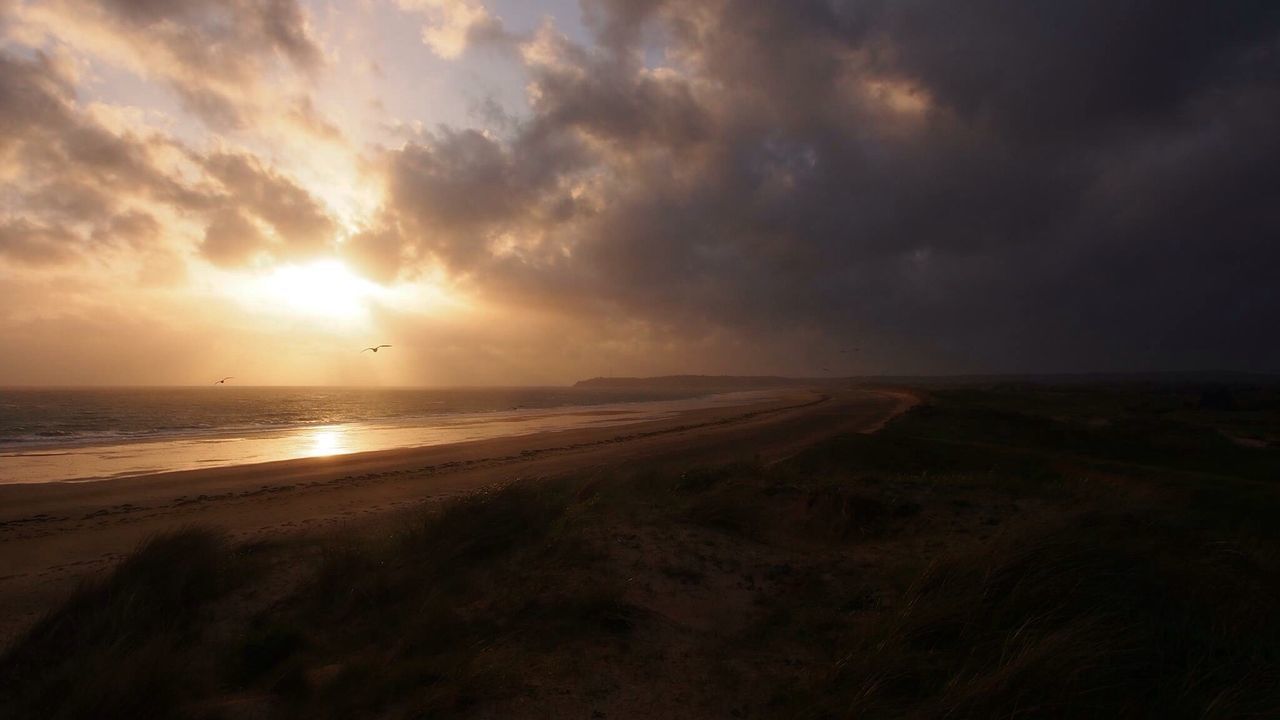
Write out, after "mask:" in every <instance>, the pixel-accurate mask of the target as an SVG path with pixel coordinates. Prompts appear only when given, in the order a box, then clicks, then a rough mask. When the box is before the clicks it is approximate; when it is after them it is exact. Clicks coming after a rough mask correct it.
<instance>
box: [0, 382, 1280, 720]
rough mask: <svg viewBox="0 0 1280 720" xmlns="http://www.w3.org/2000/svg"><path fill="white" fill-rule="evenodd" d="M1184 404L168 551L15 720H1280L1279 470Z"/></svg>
mask: <svg viewBox="0 0 1280 720" xmlns="http://www.w3.org/2000/svg"><path fill="white" fill-rule="evenodd" d="M1156 400H1159V402H1157V401H1156ZM1156 400H1152V401H1150V402H1148V403H1147V404H1146V405H1143V404H1141V403H1135V402H1134V398H1133V396H1131V395H1125V396H1124V402H1119V401H1117V399H1116V396H1115V393H1114V392H1111V391H1105V392H1103V391H1097V390H1089V389H1074V390H1072V391H1069V392H1066V391H1064V392H1061V393H1059V396H1048V397H1046V396H1040V395H1028V396H1026V397H1020V396H1018V395H1017V392H1015V391H1012V390H1003V389H997V390H992V391H988V392H985V393H978V392H974V391H971V390H965V391H957V392H938V393H935V394H934V396H933V397H932V398H931V400H930V402H929V403H928V404H927V405H925V406H924V407H921V408H918V409H917V410H915V411H913V412H912V413H910V414H909V415H907V416H905V417H903V418H901V419H899V420H898V421H896V422H894V423H892V424H890V425H889V426H888V427H887V428H886V429H885V430H883V431H882V432H881V433H878V434H877V435H874V436H849V437H839V438H834V439H832V440H830V441H827V442H824V443H821V444H819V445H817V446H815V447H812V448H810V449H808V450H807V451H805V452H803V453H801V454H800V455H798V456H796V457H793V458H791V459H790V460H788V461H786V462H784V463H780V464H777V465H773V466H769V467H763V466H760V465H756V464H752V463H741V464H731V465H726V466H721V467H711V468H687V469H685V470H683V471H680V470H671V469H663V470H652V469H648V468H646V467H644V466H643V464H642V463H640V464H637V465H636V466H634V467H630V468H612V469H603V470H599V471H597V472H594V473H592V474H590V475H586V476H581V477H574V478H562V479H556V480H541V481H526V482H521V483H516V484H513V485H509V486H507V487H505V488H503V489H500V490H496V491H493V492H490V493H485V494H482V495H477V496H473V497H468V498H463V499H459V500H457V501H454V502H452V503H449V504H447V505H445V506H443V507H428V508H424V509H423V510H421V511H419V512H417V513H415V514H412V515H410V516H407V517H405V518H402V519H401V520H400V521H399V522H397V523H396V524H393V525H391V526H389V527H387V528H385V529H383V530H382V531H381V532H377V533H372V534H366V535H361V536H339V537H333V538H329V539H328V540H326V541H324V542H323V544H322V545H321V546H319V547H314V546H312V547H308V548H306V549H305V550H306V551H305V552H300V551H299V548H297V547H294V546H287V545H282V546H278V547H277V546H259V547H238V546H236V545H235V544H233V543H230V542H228V541H227V540H226V539H225V538H221V537H219V536H218V535H216V534H213V533H208V532H204V531H199V530H187V531H183V532H180V533H176V534H173V535H169V536H165V537H161V538H156V539H154V540H152V541H151V542H150V543H148V544H147V545H145V546H144V547H142V548H141V549H140V550H139V551H138V552H137V553H136V554H135V555H134V556H133V557H132V558H130V559H129V560H127V561H126V562H124V563H123V564H121V565H120V566H119V567H118V568H117V569H116V571H115V572H114V573H113V574H111V575H109V576H108V577H106V578H104V579H101V580H99V581H96V582H94V583H91V584H88V585H86V586H85V587H84V588H82V589H81V590H80V591H79V592H77V593H76V594H75V595H74V596H73V597H72V598H70V599H69V600H68V601H67V603H66V604H65V605H64V606H62V607H61V608H58V609H56V610H55V611H53V612H51V613H50V615H49V616H48V617H47V618H46V619H45V620H44V621H43V622H41V623H40V624H39V625H38V626H36V627H35V628H33V629H32V631H31V632H30V633H28V635H27V636H26V637H25V638H23V639H22V640H21V641H20V642H19V643H17V644H16V645H15V646H14V647H12V648H11V649H10V650H9V651H8V652H7V654H6V655H5V657H4V658H3V659H2V660H0V678H3V680H2V681H0V716H4V717H200V718H219V717H228V718H230V717H242V716H251V717H308V718H312V717H335V718H337V717H343V718H345V717H389V718H391V717H394V718H399V717H595V718H598V717H655V716H683V717H725V718H764V717H796V718H843V717H918V718H936V717H953V718H992V717H1001V718H1014V717H1069V718H1084V717H1153V718H1154V717H1160V718H1170V717H1172V718H1177V717H1188V718H1190V717H1208V718H1236V717H1257V718H1266V717H1280V690H1278V689H1280V623H1276V622H1275V621H1274V616H1275V615H1276V610H1277V607H1278V602H1277V598H1280V556H1278V553H1277V547H1278V546H1277V545H1276V544H1275V542H1274V541H1275V539H1276V538H1275V534H1276V530H1275V528H1276V526H1277V524H1276V523H1275V518H1277V517H1280V486H1277V485H1276V484H1275V482H1274V481H1275V480H1277V479H1280V475H1277V474H1276V472H1277V470H1278V469H1280V462H1278V458H1277V451H1276V450H1275V449H1274V448H1250V447H1242V446H1240V445H1239V444H1236V443H1231V442H1227V443H1226V444H1223V443H1220V442H1218V440H1219V439H1221V437H1222V433H1221V432H1219V431H1218V429H1217V426H1216V425H1215V423H1216V422H1217V421H1216V420H1214V417H1215V415H1214V413H1217V412H1218V411H1217V410H1216V409H1215V410H1214V411H1213V413H1210V414H1208V415H1206V416H1204V417H1201V416H1198V415H1196V413H1195V412H1193V411H1192V410H1188V409H1187V408H1186V406H1185V403H1184V404H1174V405H1175V409H1176V414H1177V417H1173V416H1170V415H1169V412H1174V411H1168V410H1167V407H1168V406H1169V405H1170V403H1169V402H1167V401H1166V400H1165V399H1161V398H1157V399H1156ZM1250 422H1252V423H1254V424H1255V425H1256V426H1259V427H1261V426H1266V424H1267V422H1269V421H1267V420H1266V419H1265V418H1262V419H1259V418H1254V419H1253V420H1251V421H1250ZM1188 458H1193V460H1188ZM282 566H291V567H292V568H293V570H294V575H296V577H295V578H294V579H293V580H292V581H290V582H288V583H276V584H274V585H273V584H271V583H268V582H266V580H267V579H269V578H270V577H272V573H273V572H277V569H278V568H280V567H282ZM268 588H275V589H272V590H268Z"/></svg>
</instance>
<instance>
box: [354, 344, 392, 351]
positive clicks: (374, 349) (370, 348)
mask: <svg viewBox="0 0 1280 720" xmlns="http://www.w3.org/2000/svg"><path fill="white" fill-rule="evenodd" d="M384 347H391V346H390V345H379V346H378V347H367V348H365V349H364V350H361V351H360V352H366V351H368V350H372V351H374V352H378V349H379V348H384Z"/></svg>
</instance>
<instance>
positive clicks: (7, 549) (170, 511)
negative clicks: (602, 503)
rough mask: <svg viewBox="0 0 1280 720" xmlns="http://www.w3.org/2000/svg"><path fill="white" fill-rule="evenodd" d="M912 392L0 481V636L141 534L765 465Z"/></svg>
mask: <svg viewBox="0 0 1280 720" xmlns="http://www.w3.org/2000/svg"><path fill="white" fill-rule="evenodd" d="M915 402H916V400H915V397H914V396H913V395H911V394H909V393H902V392H895V391H890V390H878V391H871V390H866V391H848V392H837V393H833V392H828V391H824V390H818V389H813V390H797V391H793V392H787V393H784V394H783V395H781V396H779V397H778V398H776V399H774V400H772V401H768V402H754V403H749V404H744V405H735V406H727V407H715V408H704V409H700V410H692V411H689V412H686V413H681V414H679V415H677V416H675V417H671V418H665V419H659V420H652V421H647V422H641V423H635V424H630V425H622V426H618V425H615V426H611V427H586V428H577V429H572V430H561V431H554V432H543V433H535V434H531V435H518V436H503V437H498V438H493V439H488V440H479V441H473V442H462V443H453V444H448V445H435V446H426V447H418V448H400V449H396V450H384V451H375V452H368V453H354V454H348V455H335V456H328V457H314V458H301V459H293V460H282V461H275V462H266V463H258V464H251V465H238V466H230V467H218V468H207V469H200V470H187V471H178V472H168V473H158V474H152V475H143V476H134V477H127V478H117V479H110V480H103V481H97V482H87V483H36V484H8V485H0V513H2V514H0V566H2V567H4V568H5V572H4V576H3V577H0V646H2V645H4V644H5V643H7V642H8V641H9V640H10V639H12V638H13V637H14V636H15V634H16V633H18V632H20V631H21V629H22V628H24V627H27V626H28V625H29V624H30V623H31V622H33V621H34V620H35V619H36V618H37V617H38V616H39V614H40V612H42V610H43V609H44V608H47V607H49V606H50V604H51V603H53V602H55V601H56V600H57V599H58V598H60V597H63V596H65V595H66V593H67V592H69V591H70V589H71V588H73V587H74V586H75V584H76V583H78V582H79V581H80V580H82V579H84V578H87V577H93V576H95V575H97V574H99V573H101V572H102V571H104V570H106V569H109V568H111V567H113V566H114V565H115V563H117V562H118V561H119V560H120V559H122V558H123V557H124V556H126V555H127V554H128V553H129V552H131V551H132V550H133V549H134V548H135V547H137V546H138V544H139V543H140V542H142V541H143V540H145V539H146V538H147V537H150V536H153V535H155V534H157V533H159V532H164V531H167V530H172V529H174V528H178V527H191V526H200V527H209V528H214V529H217V530H220V531H223V532H226V533H227V534H228V535H229V536H230V537H231V538H233V539H234V540H236V541H240V542H253V541H257V540H266V539H283V538H286V537H288V536H291V535H298V534H308V533H314V532H322V533H323V532H333V531H335V530H337V529H339V528H344V527H353V526H362V527H364V526H371V525H372V526H379V525H380V524H382V523H385V522H387V521H388V520H390V519H392V518H394V517H395V516H396V515H397V514H398V512H399V511H403V510H407V509H409V508H412V507H416V506H420V505H422V504H423V503H431V502H438V501H442V500H446V499H449V498H452V497H456V496H459V495H465V494H471V493H475V492H480V491H484V490H489V489H494V488H497V487H500V486H503V485H506V484H508V483H511V482H516V481H521V480H528V479H533V478H547V477H555V476H563V475H570V474H581V473H589V472H601V471H608V469H609V468H614V467H631V466H634V465H635V464H637V463H644V464H645V465H646V466H653V467H658V466H661V465H662V464H663V463H678V464H685V465H687V464H689V463H721V462H731V461H738V460H744V459H745V460H750V459H752V458H754V459H756V460H757V461H761V462H772V461H776V460H779V459H782V458H784V457H787V456H789V455H790V454H793V453H794V452H796V451H798V450H799V449H801V448H803V447H807V446H809V445H811V444H812V443H813V442H815V441H817V440H818V439H821V438H824V437H829V436H831V435H835V434H839V433H843V432H869V431H873V430H874V429H876V428H878V427H879V426H880V425H881V424H882V423H883V422H884V421H885V420H886V419H888V418H891V417H894V416H896V415H897V414H899V413H901V412H903V411H904V410H905V409H907V408H909V407H910V406H911V405H912V404H914V403H915Z"/></svg>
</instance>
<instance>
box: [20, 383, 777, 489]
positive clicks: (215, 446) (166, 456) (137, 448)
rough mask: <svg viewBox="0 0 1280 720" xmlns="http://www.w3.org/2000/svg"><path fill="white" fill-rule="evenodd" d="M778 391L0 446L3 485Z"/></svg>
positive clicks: (637, 419)
mask: <svg viewBox="0 0 1280 720" xmlns="http://www.w3.org/2000/svg"><path fill="white" fill-rule="evenodd" d="M780 394H782V391H774V390H754V391H726V392H715V393H708V394H705V395H699V396H692V397H684V398H659V399H650V400H626V401H618V402H608V403H588V404H583V405H555V406H548V407H532V408H521V407H514V408H511V409H510V410H500V411H469V412H467V411H464V412H446V413H440V414H435V415H422V416H402V417H388V418H382V419H374V420H354V421H335V422H320V423H305V424H294V425H285V426H279V427H261V426H233V427H226V428H210V429H206V430H190V431H182V432H173V433H165V434H163V435H160V436H137V437H133V436H124V437H109V438H94V439H88V440H72V441H68V442H60V443H9V444H4V443H0V465H2V466H3V472H0V485H13V484H39V483H49V482H54V483H59V482H100V481H104V480H114V479H120V478H127V477H135V476H148V475H157V474H163V473H169V472H176V471H187V470H196V469H205V468H214V467H238V466H242V465H248V464H257V463H263V462H275V461H281V460H294V459H305V458H309V457H321V456H334V455H349V454H356V453H363V452H375V451H390V450H398V449H403V448H417V447H428V446H438V445H449V444H454V443H460V442H473V441H478V440H488V439H493V438H498V437H504V436H518V435H531V434H537V433H541V432H553V431H558V430H571V429H578V428H582V427H588V426H598V427H606V426H617V425H630V424H636V423H642V422H647V421H652V420H663V419H668V418H671V417H675V416H678V415H680V414H681V413H686V412H689V411H692V410H702V409H709V408H715V407H722V406H736V405H741V404H745V403H750V402H757V401H761V402H762V401H769V400H771V399H773V398H776V397H778V396H779V395H780Z"/></svg>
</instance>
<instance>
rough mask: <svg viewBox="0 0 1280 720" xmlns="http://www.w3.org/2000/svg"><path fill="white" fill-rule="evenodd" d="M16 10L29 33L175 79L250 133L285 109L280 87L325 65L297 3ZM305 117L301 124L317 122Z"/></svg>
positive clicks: (40, 5) (118, 0) (58, 4)
mask: <svg viewBox="0 0 1280 720" xmlns="http://www.w3.org/2000/svg"><path fill="white" fill-rule="evenodd" d="M15 15H16V18H17V20H18V21H19V23H20V25H21V26H22V32H21V34H22V35H24V36H34V37H39V36H41V35H44V36H48V37H51V38H54V39H57V40H59V41H61V42H63V43H65V44H66V45H67V46H69V47H71V48H74V49H76V50H77V51H79V52H85V53H90V54H93V55H95V56H97V57H101V58H105V59H107V60H108V62H112V63H116V64H119V65H122V66H125V67H128V68H130V69H131V70H133V71H135V72H137V73H138V74H139V75H142V76H144V77H147V78H154V79H158V80H161V81H163V82H165V83H167V84H168V86H169V87H170V88H171V89H172V90H173V91H174V92H175V93H176V94H177V96H178V97H179V98H180V99H181V101H182V103H183V105H184V106H185V108H186V109H187V110H188V111H190V112H192V113H194V114H195V115H196V116H198V117H200V118H201V119H203V120H204V121H205V122H206V123H208V124H210V125H211V126H213V127H215V128H218V129H251V128H252V126H254V125H256V124H260V123H262V122H263V121H264V120H265V119H268V118H270V117H274V116H277V115H279V114H280V108H279V107H277V105H278V104H279V103H281V102H282V99H281V98H278V97H277V93H275V92H274V91H273V90H274V87H278V86H280V85H282V84H283V83H286V82H290V81H291V73H292V74H294V75H298V76H300V79H298V80H295V81H293V82H294V84H299V83H300V86H301V87H305V85H306V79H307V78H309V77H310V76H312V75H314V74H315V73H316V72H317V71H318V70H319V69H320V68H321V66H322V65H323V64H324V53H323V51H322V50H321V48H320V46H319V44H318V43H317V41H316V39H315V38H314V37H313V35H312V32H311V29H310V27H309V24H308V21H307V17H306V14H305V13H304V12H303V10H302V7H301V5H300V4H299V3H298V2H297V0H173V1H168V0H165V1H163V2H162V1H159V0H107V1H105V2H100V3H81V2H75V1H73V0H33V2H30V3H28V4H25V5H22V6H19V9H18V11H17V12H16V14H15ZM307 102H309V100H308V101H307ZM303 120H304V122H302V123H300V124H299V128H300V129H302V130H306V129H307V128H308V127H315V126H316V125H315V123H314V122H308V121H309V120H310V119H309V118H306V117H304V118H303Z"/></svg>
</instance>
